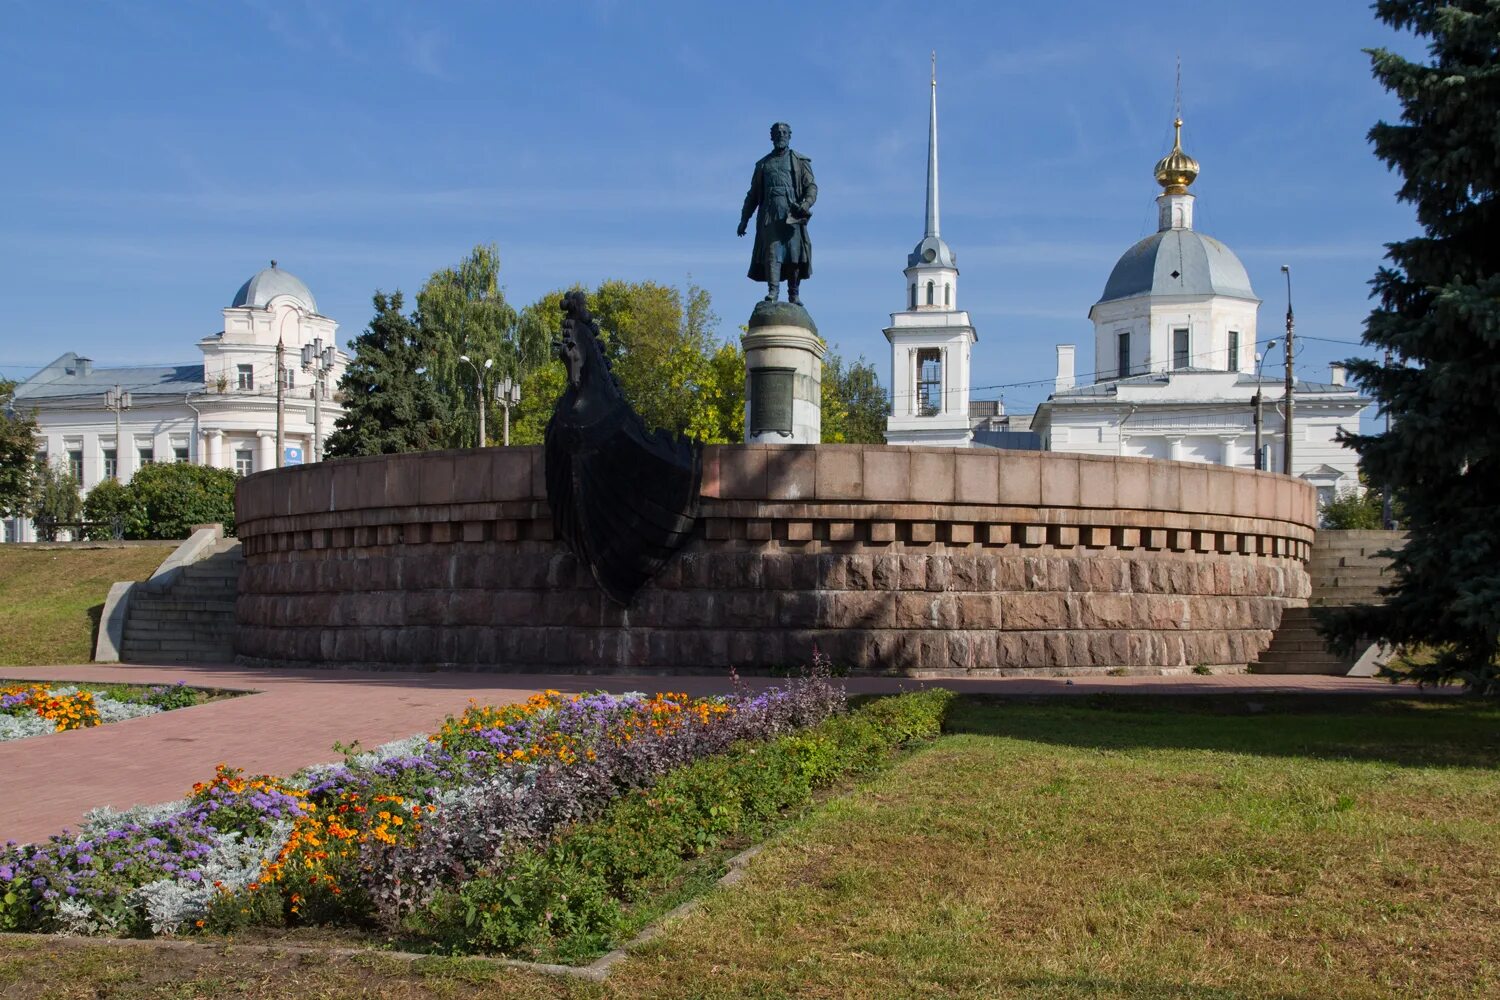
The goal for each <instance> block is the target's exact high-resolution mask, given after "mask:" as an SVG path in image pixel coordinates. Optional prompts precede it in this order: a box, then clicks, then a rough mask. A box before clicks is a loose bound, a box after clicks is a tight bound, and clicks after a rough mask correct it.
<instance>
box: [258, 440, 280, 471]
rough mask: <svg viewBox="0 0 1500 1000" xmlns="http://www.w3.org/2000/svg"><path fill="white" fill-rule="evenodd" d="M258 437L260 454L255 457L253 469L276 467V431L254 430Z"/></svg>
mask: <svg viewBox="0 0 1500 1000" xmlns="http://www.w3.org/2000/svg"><path fill="white" fill-rule="evenodd" d="M255 434H256V436H257V437H259V438H260V454H259V455H257V456H256V458H255V471H256V472H260V471H262V470H263V469H274V468H276V432H275V431H256V432H255Z"/></svg>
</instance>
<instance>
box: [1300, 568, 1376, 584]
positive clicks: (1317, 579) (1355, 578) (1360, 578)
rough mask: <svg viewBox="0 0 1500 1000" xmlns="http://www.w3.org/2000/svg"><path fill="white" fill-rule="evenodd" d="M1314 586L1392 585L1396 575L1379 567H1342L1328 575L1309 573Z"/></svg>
mask: <svg viewBox="0 0 1500 1000" xmlns="http://www.w3.org/2000/svg"><path fill="white" fill-rule="evenodd" d="M1307 575H1308V576H1309V577H1311V578H1312V583H1313V586H1314V587H1316V586H1318V584H1320V583H1321V584H1325V585H1328V584H1332V585H1333V586H1338V584H1339V583H1340V582H1347V583H1374V584H1381V583H1390V582H1392V581H1394V580H1395V579H1396V574H1395V573H1392V572H1390V571H1388V570H1385V569H1381V568H1380V567H1377V566H1342V567H1340V568H1338V569H1335V570H1330V571H1328V572H1326V573H1319V572H1309V573H1308V574H1307Z"/></svg>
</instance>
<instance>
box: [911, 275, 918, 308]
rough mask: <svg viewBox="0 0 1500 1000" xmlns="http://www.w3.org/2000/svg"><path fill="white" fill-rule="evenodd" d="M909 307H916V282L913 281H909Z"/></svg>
mask: <svg viewBox="0 0 1500 1000" xmlns="http://www.w3.org/2000/svg"><path fill="white" fill-rule="evenodd" d="M911 308H913V309H915V308H917V283H916V282H915V281H913V282H912V283H911Z"/></svg>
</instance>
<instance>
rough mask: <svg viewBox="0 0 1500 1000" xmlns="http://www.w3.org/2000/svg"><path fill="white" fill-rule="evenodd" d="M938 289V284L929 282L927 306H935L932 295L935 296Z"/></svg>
mask: <svg viewBox="0 0 1500 1000" xmlns="http://www.w3.org/2000/svg"><path fill="white" fill-rule="evenodd" d="M936 288H937V283H936V282H934V281H929V282H928V283H927V304H928V305H932V304H933V301H932V295H933V292H934V291H935V290H936Z"/></svg>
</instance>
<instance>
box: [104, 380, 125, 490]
mask: <svg viewBox="0 0 1500 1000" xmlns="http://www.w3.org/2000/svg"><path fill="white" fill-rule="evenodd" d="M104 406H105V408H106V409H110V410H114V411H115V467H114V469H113V470H112V471H111V472H110V478H111V479H113V480H115V481H116V482H119V480H120V459H121V458H122V457H123V456H124V454H125V445H124V443H123V442H122V441H121V440H120V411H121V410H128V409H130V393H128V392H125V391H124V390H123V389H121V388H120V387H119V386H118V385H117V386H115V387H114V388H113V389H106V390H105V391H104Z"/></svg>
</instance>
